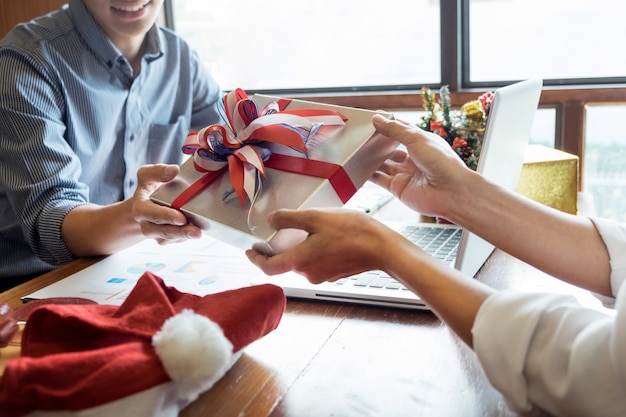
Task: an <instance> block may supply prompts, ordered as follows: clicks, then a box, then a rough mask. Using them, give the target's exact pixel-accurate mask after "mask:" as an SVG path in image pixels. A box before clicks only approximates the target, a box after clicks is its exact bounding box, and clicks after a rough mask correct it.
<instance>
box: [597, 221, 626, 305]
mask: <svg viewBox="0 0 626 417" xmlns="http://www.w3.org/2000/svg"><path fill="white" fill-rule="evenodd" d="M591 221H592V222H593V224H594V225H595V227H596V230H598V233H600V237H602V240H603V241H604V245H605V246H606V249H607V250H608V252H609V259H610V262H611V290H612V291H613V294H617V293H618V292H619V289H620V288H621V287H622V284H623V283H624V281H625V280H626V224H624V223H617V222H615V221H612V220H607V219H600V218H594V217H592V218H591Z"/></svg>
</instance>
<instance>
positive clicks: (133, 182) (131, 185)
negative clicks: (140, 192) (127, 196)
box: [128, 180, 135, 188]
mask: <svg viewBox="0 0 626 417" xmlns="http://www.w3.org/2000/svg"><path fill="white" fill-rule="evenodd" d="M128 186H129V187H130V188H133V187H134V186H135V181H134V180H129V181H128Z"/></svg>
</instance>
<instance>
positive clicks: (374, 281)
mask: <svg viewBox="0 0 626 417" xmlns="http://www.w3.org/2000/svg"><path fill="white" fill-rule="evenodd" d="M400 234H401V235H402V236H404V237H406V238H407V239H409V240H410V241H411V242H413V243H415V244H416V245H417V246H419V247H420V248H422V249H423V250H424V251H425V252H427V253H429V254H431V255H432V256H433V257H435V258H436V259H439V260H440V261H442V262H444V263H447V264H448V265H450V266H454V261H455V259H456V254H457V251H458V248H459V242H460V240H461V229H460V228H442V227H432V226H424V225H419V226H404V227H403V228H402V229H401V230H400ZM335 284H337V285H353V286H355V287H370V288H380V289H388V290H396V291H397V290H407V288H406V287H405V286H404V285H403V284H402V283H401V282H399V281H397V280H396V279H394V278H392V277H391V276H389V274H387V273H386V272H383V271H367V272H363V273H361V274H357V275H353V276H351V277H347V278H342V279H339V280H337V281H335Z"/></svg>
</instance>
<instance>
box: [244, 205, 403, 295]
mask: <svg viewBox="0 0 626 417" xmlns="http://www.w3.org/2000/svg"><path fill="white" fill-rule="evenodd" d="M269 221H270V224H271V225H272V226H273V227H274V228H276V229H286V228H295V229H301V230H305V231H306V232H308V234H309V235H308V237H307V239H306V240H305V241H304V242H302V243H300V244H299V245H297V246H295V247H294V248H291V249H289V250H287V251H286V252H283V253H279V254H277V255H274V256H272V257H266V256H265V255H263V254H261V253H259V252H257V251H256V250H252V249H251V250H248V251H247V252H246V255H247V256H248V258H249V259H250V261H251V262H252V263H254V264H255V265H257V266H258V267H259V268H261V270H263V272H265V273H266V274H268V275H275V274H281V273H284V272H287V271H291V270H293V271H296V272H298V273H300V274H302V275H304V276H305V277H306V278H307V279H308V280H309V281H311V282H312V283H314V284H318V283H320V282H323V281H336V280H337V279H339V278H343V277H346V276H350V275H354V274H357V273H359V272H363V271H367V270H371V269H382V268H384V266H385V265H384V263H385V262H386V261H387V260H388V259H389V258H391V257H386V256H385V255H384V251H383V250H381V246H382V247H387V248H390V247H391V246H392V245H390V244H385V242H386V241H387V240H388V239H397V238H398V237H399V236H397V235H396V234H395V232H393V231H392V230H391V229H389V228H387V227H386V226H384V225H382V224H381V223H379V222H377V221H375V220H373V219H372V218H370V217H369V216H366V215H364V214H362V213H358V212H353V211H349V210H342V209H311V210H278V211H276V212H274V213H271V214H270V216H269Z"/></svg>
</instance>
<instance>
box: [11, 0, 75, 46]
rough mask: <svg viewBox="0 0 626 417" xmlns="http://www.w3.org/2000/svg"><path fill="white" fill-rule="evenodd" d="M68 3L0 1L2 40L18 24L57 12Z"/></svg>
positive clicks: (20, 0)
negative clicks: (53, 11)
mask: <svg viewBox="0 0 626 417" xmlns="http://www.w3.org/2000/svg"><path fill="white" fill-rule="evenodd" d="M66 3H67V0H0V38H2V37H4V35H6V34H7V32H8V31H9V30H11V29H12V28H13V27H14V26H15V25H16V24H18V23H21V22H26V21H29V20H30V19H32V18H34V17H37V16H41V15H44V14H46V13H48V12H51V11H52V10H56V9H58V8H60V7H61V6H62V5H64V4H66Z"/></svg>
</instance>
